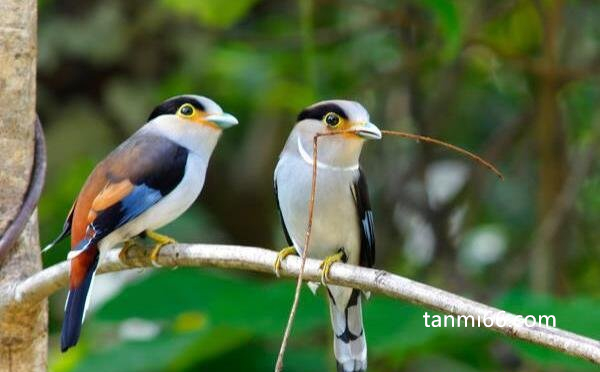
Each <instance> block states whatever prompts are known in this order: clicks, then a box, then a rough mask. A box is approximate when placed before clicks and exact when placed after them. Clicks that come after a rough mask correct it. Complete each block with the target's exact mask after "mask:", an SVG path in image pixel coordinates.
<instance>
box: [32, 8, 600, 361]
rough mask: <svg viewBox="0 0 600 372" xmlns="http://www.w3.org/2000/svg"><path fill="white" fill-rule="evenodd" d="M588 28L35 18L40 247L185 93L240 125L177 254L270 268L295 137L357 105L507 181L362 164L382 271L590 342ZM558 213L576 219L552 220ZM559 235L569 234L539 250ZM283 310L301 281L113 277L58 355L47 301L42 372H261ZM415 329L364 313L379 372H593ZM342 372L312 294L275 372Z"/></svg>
mask: <svg viewBox="0 0 600 372" xmlns="http://www.w3.org/2000/svg"><path fill="white" fill-rule="evenodd" d="M599 17H600V3H599V2H596V1H586V0H573V1H566V2H565V1H560V0H543V1H527V0H509V1H494V0H476V1H471V0H426V1H395V0H348V1H341V0H297V1H291V0H288V1H281V0H236V1H217V0H202V1H200V0H194V1H187V0H186V1H184V0H157V1H141V0H132V1H126V2H122V1H117V0H84V1H75V0H44V1H40V2H39V18H40V25H39V71H38V80H39V85H38V95H39V99H38V105H39V112H40V115H41V117H42V120H43V122H44V125H45V130H46V136H47V141H48V151H49V171H48V180H47V184H46V189H45V192H44V195H43V198H42V201H41V204H40V231H41V239H42V242H49V241H50V240H51V239H52V238H53V237H54V236H55V235H56V234H57V233H58V232H59V231H60V229H61V227H62V223H63V219H64V217H65V216H66V214H67V212H68V210H69V208H70V207H71V203H72V202H73V199H74V198H75V197H76V195H77V192H78V190H79V188H80V187H81V185H82V183H83V182H84V180H85V177H86V176H87V174H88V173H89V172H90V171H91V169H92V168H93V166H94V164H95V163H96V162H98V161H99V160H100V159H102V157H103V156H105V155H106V154H107V153H108V152H109V151H110V150H111V149H112V148H114V147H115V146H116V145H117V144H118V143H119V142H121V141H122V140H123V139H125V138H126V137H127V136H128V135H130V134H131V133H132V132H133V131H135V130H136V129H137V128H139V127H140V126H141V125H142V124H143V122H144V119H145V118H146V117H147V115H148V114H149V112H150V110H151V109H152V108H153V107H154V106H155V105H156V104H157V103H158V102H160V101H162V100H163V99H165V98H167V97H169V96H172V95H176V94H182V93H196V94H203V95H207V96H209V97H211V98H213V99H215V100H216V101H217V102H219V103H220V104H221V106H222V107H224V108H225V110H226V111H228V112H232V113H234V114H235V115H236V116H237V117H238V118H239V119H240V121H241V125H240V126H238V127H236V128H235V129H234V130H231V131H228V132H227V133H225V135H224V136H223V138H222V140H221V142H220V143H219V146H218V148H217V150H216V151H215V154H214V155H213V159H212V161H211V166H210V169H209V174H208V176H207V183H206V186H205V190H204V191H203V193H202V195H201V197H200V199H199V201H198V202H197V203H196V205H195V206H194V207H193V208H192V209H191V210H190V211H189V212H188V213H186V214H185V215H184V216H183V217H182V218H180V219H179V220H177V221H176V222H174V223H173V224H171V225H169V226H168V227H166V228H165V229H164V231H165V232H167V233H169V234H170V235H172V236H175V237H176V238H177V239H178V240H180V241H188V242H223V243H232V242H233V243H237V244H249V245H255V246H265V247H271V248H273V249H279V248H281V247H282V246H283V245H284V239H283V234H282V232H281V227H280V226H279V220H278V217H277V214H276V212H275V204H274V201H273V196H272V189H271V188H272V172H273V169H274V166H275V164H276V161H277V154H278V153H279V151H280V150H281V148H282V146H283V144H284V141H285V138H286V136H287V134H288V132H289V130H290V128H291V127H292V125H293V122H294V118H295V115H296V114H297V113H298V111H299V110H300V109H301V108H303V107H305V106H307V105H309V104H311V103H313V102H314V101H316V100H321V99H327V98H332V97H341V98H350V99H355V100H359V101H360V102H362V103H363V104H364V105H365V107H367V108H368V110H369V112H370V113H371V116H372V120H373V122H375V123H377V124H378V125H379V126H380V127H382V128H386V129H396V130H406V131H410V132H418V133H423V134H426V135H431V136H435V137H437V138H440V139H444V140H446V141H449V142H451V143H454V144H457V145H460V146H464V147H466V148H469V149H471V150H474V151H476V152H478V153H481V154H482V155H484V156H485V157H487V158H489V159H490V160H492V161H494V162H496V163H497V164H498V165H499V166H500V168H501V169H502V171H503V173H504V175H505V176H506V181H504V182H501V183H500V182H497V181H496V180H495V179H494V178H493V176H491V175H488V174H486V173H484V172H483V171H481V170H480V169H479V168H477V166H472V165H471V164H469V163H467V162H466V161H464V160H463V159H460V158H458V157H457V156H456V155H455V154H452V153H448V152H445V151H441V150H439V149H436V148H432V147H428V146H423V145H421V144H414V143H410V142H406V141H399V140H396V139H384V140H383V141H381V142H380V143H370V144H368V145H367V146H366V148H365V151H364V152H365V154H364V156H363V167H364V169H365V171H366V173H367V174H368V180H369V186H370V192H371V199H372V204H373V208H374V211H375V223H376V229H377V240H378V246H377V262H376V266H377V267H381V268H384V269H387V270H391V271H394V272H398V273H399V274H402V275H406V276H409V277H411V278H414V279H416V280H420V281H424V282H427V283H430V284H432V285H436V286H439V287H441V288H444V289H447V290H450V291H453V292H456V293H459V294H461V295H465V296H468V297H471V298H474V299H477V300H480V301H483V302H487V303H491V304H493V305H495V306H499V307H501V308H503V309H506V310H507V311H513V312H516V313H519V314H523V315H527V314H531V315H538V314H544V315H555V316H556V319H557V326H559V327H561V328H565V329H568V330H571V331H574V332H579V333H582V334H584V335H587V336H590V337H594V338H596V339H597V338H600V322H599V321H598V320H597V317H596V316H595V314H596V313H597V309H598V308H599V307H600V306H599V305H600V299H599V295H600V286H599V285H598V283H600V265H598V262H599V258H600V248H599V247H600V232H599V230H598V228H597V226H598V224H600V197H599V195H600V172H599V169H600V164H598V161H597V159H598V150H594V149H598V148H600V146H599V141H600V133H599V132H600V106H599V105H598V102H600V101H599V100H600V84H599V83H600V80H599V77H598V73H599V72H600V69H599V68H598V66H600V43H599V40H600V27H599V26H598V22H597V20H598V19H600V18H599ZM547 134H548V136H546V135H547ZM548 138H550V140H549V139H548ZM544 149H546V150H547V149H550V150H552V151H551V153H550V156H548V155H547V153H546V152H544V151H545V150H544ZM590 149H592V150H593V151H590ZM590 157H591V159H590ZM582 165H583V166H584V168H583V169H582V170H581V172H580V173H581V174H583V175H582V176H580V177H579V178H576V179H573V177H574V176H573V175H574V174H575V173H576V172H575V170H577V169H579V167H581V166H582ZM542 179H543V180H545V181H544V182H542V181H541V180H542ZM568 180H572V181H573V182H571V181H569V182H568ZM573 184H574V185H575V186H572V185H573ZM553 185H558V186H556V187H555V186H553ZM568 187H570V189H568ZM563 191H564V193H566V194H569V195H571V194H572V195H573V198H572V199H571V200H568V203H567V205H566V207H564V208H562V207H561V208H557V207H556V206H557V205H559V204H560V202H559V195H562V194H561V193H563ZM548 216H551V217H552V218H558V222H559V225H558V228H557V229H556V231H552V234H551V235H550V236H543V234H541V233H540V231H541V230H540V226H541V225H542V222H543V221H544V220H545V219H546V218H548ZM540 234H541V235H542V236H540ZM540 239H541V240H540ZM540 241H541V244H540V243H539V242H540ZM536 244H537V245H539V246H541V247H542V251H541V255H540V254H533V253H532V249H533V247H534V246H536ZM67 245H68V244H64V245H61V246H60V247H58V248H56V249H54V250H53V251H51V252H49V253H48V254H47V255H45V256H44V261H45V264H46V265H51V264H53V263H56V262H58V261H60V260H63V259H64V257H65V255H66V249H67V248H66V246H67ZM542 261H544V262H546V261H547V262H550V263H551V269H550V270H549V271H543V270H539V268H540V267H542V266H543V263H542ZM292 292H293V285H292V283H291V282H289V281H283V280H282V281H275V280H273V279H272V278H270V277H269V278H267V277H265V276H261V275H254V274H249V273H237V272H223V271H214V270H208V269H179V270H176V271H169V270H160V271H152V272H145V273H139V272H131V273H126V274H111V275H105V276H102V277H100V278H98V281H97V285H96V288H95V290H94V294H93V297H94V299H95V301H96V303H94V304H93V310H94V311H93V312H92V314H90V316H89V319H88V321H87V322H86V324H85V327H84V330H83V337H82V340H81V342H80V344H79V345H78V346H77V347H76V348H75V349H73V350H71V351H69V352H68V353H67V354H60V352H59V351H58V338H59V336H58V335H59V332H60V324H61V321H62V306H63V301H64V294H63V295H62V296H60V295H57V296H54V297H53V298H52V299H51V303H50V305H51V313H50V315H51V323H50V325H51V339H50V350H51V363H50V369H51V370H52V371H54V372H67V371H86V372H88V371H91V372H93V371H114V372H121V371H144V372H146V371H198V370H203V371H204V370H206V371H212V370H215V371H228V370H244V371H265V370H270V369H272V367H273V364H274V362H275V357H276V353H277V351H278V349H279V342H280V338H281V336H282V333H283V328H284V325H285V320H286V318H287V314H288V310H289V306H290V304H291V300H292V295H293V293H292ZM424 311H425V310H424V309H421V308H419V307H416V306H413V305H410V304H404V303H401V302H398V301H392V300H390V299H386V298H382V297H381V296H374V298H372V299H371V300H370V301H368V302H366V305H365V306H364V317H365V324H366V334H367V340H368V344H369V365H370V368H369V370H370V371H431V370H435V371H453V372H457V371H547V370H551V371H588V370H593V368H594V367H593V366H592V365H591V364H589V363H586V362H582V361H579V360H575V359H574V358H571V357H566V356H562V355H559V354H557V353H555V352H553V351H551V350H545V349H541V348H539V347H535V346H532V345H529V344H525V343H522V342H515V341H513V340H510V339H507V338H506V337H504V336H499V335H497V334H494V333H491V332H489V331H486V330H484V329H472V328H460V329H456V328H447V329H443V328H431V327H430V328H427V327H425V325H424V319H423V314H424ZM333 367H334V362H333V357H332V350H331V331H330V326H329V317H328V314H327V309H326V305H325V301H324V299H323V298H321V296H317V297H314V296H312V295H311V294H310V293H309V292H308V291H307V290H304V292H303V294H302V299H301V302H300V309H299V313H298V318H297V321H296V324H295V327H294V331H293V333H292V339H291V344H290V347H289V349H288V354H287V357H286V371H324V370H333Z"/></svg>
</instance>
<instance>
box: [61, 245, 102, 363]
mask: <svg viewBox="0 0 600 372" xmlns="http://www.w3.org/2000/svg"><path fill="white" fill-rule="evenodd" d="M97 266H98V256H96V258H95V259H94V261H93V263H92V265H91V266H90V267H89V269H88V271H87V273H86V276H85V279H84V280H83V282H82V283H81V284H80V285H79V286H78V287H77V288H71V289H70V290H69V295H68V297H67V304H66V306H65V319H64V321H63V326H62V333H61V336H60V344H61V350H62V352H65V351H67V350H68V349H69V348H70V347H72V346H75V344H77V341H78V340H79V335H80V334H81V325H82V323H83V317H84V315H85V310H86V309H85V305H86V301H87V297H88V292H89V290H90V285H91V283H92V278H93V277H94V273H95V272H96V267H97Z"/></svg>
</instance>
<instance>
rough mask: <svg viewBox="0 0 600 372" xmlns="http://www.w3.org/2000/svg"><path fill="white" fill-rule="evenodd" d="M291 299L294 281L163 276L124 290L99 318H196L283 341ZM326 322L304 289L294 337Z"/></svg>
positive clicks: (187, 272)
mask: <svg viewBox="0 0 600 372" xmlns="http://www.w3.org/2000/svg"><path fill="white" fill-rule="evenodd" d="M293 293H294V285H293V283H292V282H290V281H285V282H284V281H280V282H273V283H262V282H260V281H257V280H256V279H253V278H251V277H241V276H240V277H234V276H231V275H224V274H221V273H218V272H215V271H210V270H206V269H204V270H197V269H183V268H182V269H179V270H176V271H167V270H164V271H158V272H156V273H153V274H152V275H150V276H149V277H147V278H145V279H143V280H141V281H139V282H136V283H133V284H131V285H130V286H128V287H126V288H125V289H124V290H123V291H122V292H121V293H120V294H119V295H117V296H116V297H114V298H113V299H111V300H110V301H108V302H107V303H106V304H105V305H104V306H103V307H102V308H101V309H100V310H99V311H98V313H97V318H98V319H99V320H104V321H122V320H125V319H128V318H131V317H136V318H141V319H147V320H155V321H157V320H170V319H173V318H175V317H176V316H177V315H178V314H181V313H186V312H196V313H202V314H205V315H206V318H207V321H208V322H209V323H210V324H211V325H216V326H221V325H227V326H229V327H232V328H235V329H241V330H245V331H247V332H251V333H253V334H257V335H263V336H274V337H279V336H280V335H281V331H282V329H283V327H284V326H285V322H286V320H287V316H288V312H289V307H290V304H291V302H292V298H293ZM157 301H158V302H159V303H160V306H157ZM327 321H328V316H327V313H326V307H325V304H324V301H323V300H322V299H320V298H316V297H315V296H312V294H311V293H310V292H309V291H308V290H306V289H304V290H303V293H302V299H301V301H300V310H299V311H298V317H297V319H296V323H295V328H294V330H295V332H304V331H308V330H310V329H314V328H315V327H316V326H318V325H323V324H325V323H326V322H327Z"/></svg>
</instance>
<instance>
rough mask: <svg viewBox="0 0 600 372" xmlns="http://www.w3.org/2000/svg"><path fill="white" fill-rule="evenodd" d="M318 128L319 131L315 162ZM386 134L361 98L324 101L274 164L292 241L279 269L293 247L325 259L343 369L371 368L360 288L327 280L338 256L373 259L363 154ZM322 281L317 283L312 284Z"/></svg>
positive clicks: (308, 112)
mask: <svg viewBox="0 0 600 372" xmlns="http://www.w3.org/2000/svg"><path fill="white" fill-rule="evenodd" d="M316 136H317V137H319V136H320V139H319V146H318V157H317V159H316V163H315V159H314V158H313V155H314V154H313V149H316V146H315V148H313V144H314V143H316V139H315V137H316ZM380 138H381V132H380V130H379V129H378V128H377V127H376V126H375V125H374V124H372V123H371V122H370V121H369V114H368V113H367V111H366V110H365V108H364V107H363V106H362V105H360V104H359V103H357V102H352V101H345V100H331V101H323V102H319V103H316V104H314V105H312V106H310V107H308V108H306V109H304V110H303V111H302V112H301V113H300V115H299V116H298V120H297V123H296V125H295V126H294V128H293V130H292V132H291V134H290V136H289V137H288V140H287V142H286V144H285V148H284V149H283V152H282V153H281V155H280V157H279V162H278V163H277V167H276V169H275V180H274V189H275V197H276V200H277V205H278V208H279V212H280V217H281V221H282V224H283V228H284V232H285V236H286V238H287V241H288V244H289V245H290V247H287V248H285V249H283V250H282V251H281V252H280V253H279V255H278V258H277V261H276V262H275V272H276V273H278V272H279V268H280V266H281V263H282V261H283V260H284V259H285V257H286V256H287V255H290V254H293V253H294V252H296V253H298V254H300V255H302V252H303V251H304V250H305V249H306V250H307V252H306V253H307V255H308V256H309V257H313V258H317V259H322V260H323V263H322V265H321V268H322V280H321V281H322V283H323V284H324V286H325V287H326V289H327V293H328V297H329V308H330V313H331V323H332V326H333V333H334V343H333V346H334V354H335V358H336V360H337V369H338V371H342V372H358V371H365V370H366V368H367V344H366V339H365V331H364V329H363V322H362V310H361V293H360V291H359V290H357V289H352V288H346V287H340V286H336V285H328V284H327V281H328V275H329V269H330V267H331V265H332V264H334V263H335V262H345V263H349V264H353V265H361V266H365V267H371V266H372V265H373V263H374V260H375V236H374V230H373V214H372V212H371V207H370V203H369V195H368V191H367V183H366V178H365V175H364V173H363V171H362V170H361V169H360V166H359V157H360V154H361V150H362V147H363V144H364V142H365V140H366V139H380ZM315 168H316V169H315ZM313 171H315V172H316V174H317V175H316V179H314V182H316V187H314V186H315V185H313V173H314V172H313ZM313 189H314V195H313V196H314V199H313V200H310V198H311V193H312V191H313ZM313 203H314V204H313ZM311 208H312V211H311ZM310 217H312V219H311V218H310ZM309 220H310V221H309ZM307 224H308V225H309V226H310V227H309V228H308V231H309V234H307ZM307 240H309V243H308V244H307ZM317 286H318V285H317V284H315V283H312V285H311V289H313V291H314V290H316V287H317Z"/></svg>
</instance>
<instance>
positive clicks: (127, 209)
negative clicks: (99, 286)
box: [44, 95, 238, 352]
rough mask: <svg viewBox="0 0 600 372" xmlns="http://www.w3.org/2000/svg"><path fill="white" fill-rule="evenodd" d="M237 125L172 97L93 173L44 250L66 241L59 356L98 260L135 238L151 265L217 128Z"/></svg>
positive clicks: (204, 105)
mask: <svg viewBox="0 0 600 372" xmlns="http://www.w3.org/2000/svg"><path fill="white" fill-rule="evenodd" d="M237 123H238V121H237V119H236V118H235V117H233V116H232V115H230V114H227V113H224V112H223V110H222V109H221V107H219V105H218V104H216V103H215V102H214V101H212V100H210V99H208V98H206V97H201V96H195V95H184V96H177V97H173V98H170V99H168V100H166V101H164V102H163V103H161V104H160V105H159V106H157V107H156V108H155V109H154V110H153V111H152V113H151V114H150V117H149V118H148V120H147V123H146V124H145V125H144V126H143V127H142V128H140V129H139V130H138V131H137V132H136V133H135V134H133V135H132V136H131V137H130V138H129V139H127V140H126V141H125V142H123V143H122V144H121V145H120V146H119V147H117V148H116V149H115V150H114V151H113V152H112V153H110V154H109V155H108V156H107V157H106V158H105V159H104V160H103V161H102V162H100V163H99V164H98V165H97V166H96V168H94V170H93V171H92V173H91V174H90V176H89V177H88V179H87V181H86V182H85V184H84V185H83V188H82V189H81V192H80V193H79V196H78V197H77V199H76V201H75V203H74V204H73V207H72V208H71V212H70V213H69V216H68V217H67V220H66V222H65V224H64V227H63V231H62V233H61V234H60V235H59V237H58V238H57V239H56V240H55V241H54V242H53V243H51V244H50V245H49V246H48V247H46V248H45V249H44V250H47V249H49V248H51V247H52V246H53V245H54V244H56V243H58V242H59V241H61V240H62V239H64V238H65V237H67V236H68V235H71V251H70V252H69V255H68V258H69V261H70V265H71V271H70V281H69V283H70V285H69V294H68V297H67V302H66V305H65V318H64V322H63V327H62V335H61V350H62V351H63V352H64V351H66V350H67V349H69V348H70V347H72V346H74V345H75V344H76V343H77V341H78V339H79V335H80V332H81V325H82V323H83V319H84V315H85V311H86V308H87V303H88V300H89V291H90V286H91V283H92V280H93V277H94V273H95V271H96V267H97V266H98V261H99V260H100V259H101V257H102V255H103V254H104V253H106V252H107V251H108V250H110V249H111V248H112V247H114V246H115V245H117V244H119V243H122V242H124V248H123V250H122V251H121V258H122V259H124V257H125V255H126V250H127V249H128V248H130V247H131V246H132V245H135V240H134V239H135V238H136V237H137V236H138V235H140V234H142V235H145V236H146V237H148V238H150V239H151V240H153V241H154V242H155V243H156V244H155V245H154V247H153V248H152V251H151V255H150V257H151V259H152V262H153V263H155V264H156V259H157V257H158V254H159V252H160V249H161V248H162V247H163V246H164V245H166V244H169V243H173V242H174V240H173V239H171V238H170V237H167V236H164V235H161V234H158V233H156V232H155V231H154V230H155V229H158V228H160V227H162V226H164V225H166V224H168V223H169V222H171V221H173V220H174V219H176V218H177V217H179V216H180V215H181V214H182V213H183V212H184V211H185V210H187V209H188V208H189V207H190V206H191V205H192V203H193V202H194V200H196V198H197V197H198V195H199V194H200V191H201V190H202V187H203V185H204V178H205V175H206V169H207V166H208V162H209V159H210V156H211V154H212V152H213V150H214V148H215V146H216V144H217V141H218V139H219V137H220V136H221V133H222V131H223V129H225V128H229V127H231V126H234V125H236V124H237Z"/></svg>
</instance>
